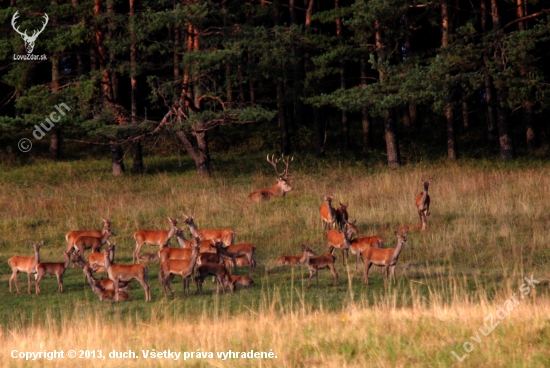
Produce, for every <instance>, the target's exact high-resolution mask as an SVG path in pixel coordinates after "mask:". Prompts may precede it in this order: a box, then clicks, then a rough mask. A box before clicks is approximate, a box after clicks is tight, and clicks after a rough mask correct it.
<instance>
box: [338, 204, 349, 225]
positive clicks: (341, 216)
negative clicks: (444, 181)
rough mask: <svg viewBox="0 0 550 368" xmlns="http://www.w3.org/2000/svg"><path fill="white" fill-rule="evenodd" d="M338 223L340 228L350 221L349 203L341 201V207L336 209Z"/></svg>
mask: <svg viewBox="0 0 550 368" xmlns="http://www.w3.org/2000/svg"><path fill="white" fill-rule="evenodd" d="M336 223H337V224H338V227H340V230H342V229H343V228H344V225H346V224H347V223H348V205H347V204H343V203H342V202H340V207H338V208H337V209H336Z"/></svg>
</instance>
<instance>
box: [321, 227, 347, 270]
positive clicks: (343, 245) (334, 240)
mask: <svg viewBox="0 0 550 368" xmlns="http://www.w3.org/2000/svg"><path fill="white" fill-rule="evenodd" d="M352 235H353V232H352V230H346V231H342V230H329V231H328V232H327V233H326V235H325V236H326V238H327V242H328V246H329V249H331V248H332V247H333V248H335V249H340V252H341V253H342V264H343V265H344V264H345V262H347V259H348V250H349V247H350V243H351V237H352ZM344 252H345V255H346V256H345V257H344ZM344 258H345V262H344Z"/></svg>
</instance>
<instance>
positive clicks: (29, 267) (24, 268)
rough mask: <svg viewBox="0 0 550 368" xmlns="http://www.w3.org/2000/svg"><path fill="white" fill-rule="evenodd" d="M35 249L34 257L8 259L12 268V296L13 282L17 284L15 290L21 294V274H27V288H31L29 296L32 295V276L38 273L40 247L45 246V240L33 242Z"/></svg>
mask: <svg viewBox="0 0 550 368" xmlns="http://www.w3.org/2000/svg"><path fill="white" fill-rule="evenodd" d="M31 245H32V247H33V249H34V257H23V256H13V257H11V258H10V259H8V265H9V266H10V268H11V272H12V274H11V276H10V294H11V293H12V285H11V284H12V282H15V288H16V289H17V294H19V286H18V285H17V274H18V273H19V272H25V273H26V274H27V282H28V284H27V286H28V288H29V294H30V293H31V274H32V273H36V265H37V264H39V263H40V247H41V246H42V245H44V240H42V241H41V242H40V243H34V242H31Z"/></svg>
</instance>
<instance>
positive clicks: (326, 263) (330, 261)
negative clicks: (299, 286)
mask: <svg viewBox="0 0 550 368" xmlns="http://www.w3.org/2000/svg"><path fill="white" fill-rule="evenodd" d="M333 252H334V247H331V249H330V253H327V254H323V255H322V256H315V253H313V251H312V250H311V249H309V248H308V247H307V246H306V245H305V244H302V257H301V258H300V263H305V264H306V265H307V268H308V269H309V279H308V280H307V287H308V289H309V285H310V282H311V278H312V277H313V274H315V278H316V279H317V287H319V270H320V269H323V268H328V269H330V272H332V274H333V275H334V286H338V271H337V270H336V267H335V265H334V263H335V261H336V257H334V256H333V255H332V253H333Z"/></svg>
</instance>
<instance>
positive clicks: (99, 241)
mask: <svg viewBox="0 0 550 368" xmlns="http://www.w3.org/2000/svg"><path fill="white" fill-rule="evenodd" d="M111 236H116V234H115V233H113V232H112V231H111V230H110V229H107V230H105V233H104V234H103V235H102V236H101V237H99V238H98V237H96V236H86V235H81V236H79V237H78V238H76V239H75V241H74V244H73V247H74V249H75V250H76V251H78V252H80V254H84V250H86V249H90V248H92V253H94V252H101V247H103V244H105V243H106V242H107V239H109V237H111Z"/></svg>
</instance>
